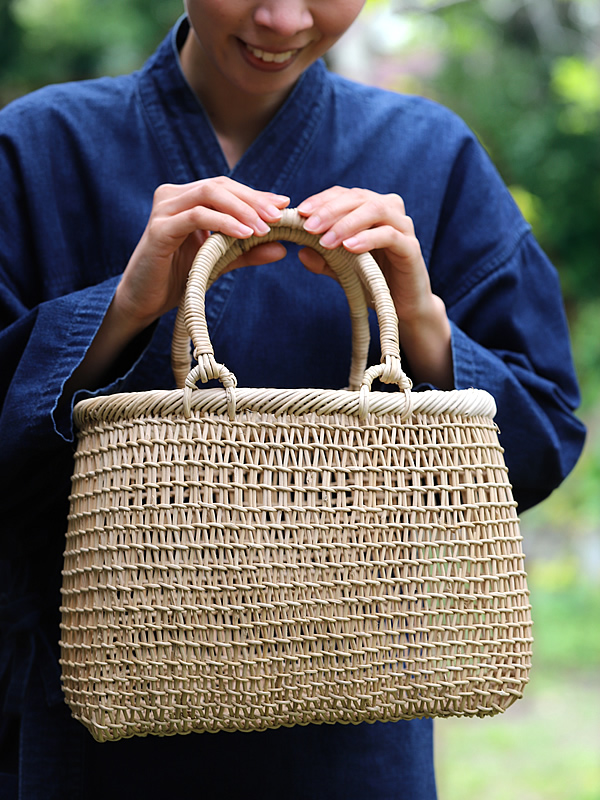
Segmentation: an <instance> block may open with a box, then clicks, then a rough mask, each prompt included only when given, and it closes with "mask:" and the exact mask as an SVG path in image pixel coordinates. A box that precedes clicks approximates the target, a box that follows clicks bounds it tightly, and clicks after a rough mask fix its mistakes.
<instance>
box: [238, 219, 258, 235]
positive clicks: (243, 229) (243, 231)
mask: <svg viewBox="0 0 600 800" xmlns="http://www.w3.org/2000/svg"><path fill="white" fill-rule="evenodd" d="M253 233H254V230H253V229H252V228H249V227H248V226H247V225H242V223H241V222H240V223H239V224H238V225H236V226H235V227H234V228H233V235H234V236H252V234H253Z"/></svg>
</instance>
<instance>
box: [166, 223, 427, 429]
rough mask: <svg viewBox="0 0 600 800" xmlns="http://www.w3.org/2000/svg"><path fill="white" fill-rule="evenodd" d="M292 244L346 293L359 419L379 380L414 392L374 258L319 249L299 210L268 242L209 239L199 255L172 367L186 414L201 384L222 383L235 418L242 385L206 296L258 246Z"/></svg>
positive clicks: (390, 303) (183, 307)
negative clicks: (376, 344) (375, 358)
mask: <svg viewBox="0 0 600 800" xmlns="http://www.w3.org/2000/svg"><path fill="white" fill-rule="evenodd" d="M279 240H284V241H291V242H295V243H296V244H300V245H306V246H308V247H311V248H313V249H314V250H316V251H317V252H318V253H320V255H322V256H323V258H324V259H325V261H326V262H327V264H328V265H329V266H330V267H331V269H332V270H333V271H334V272H335V273H336V276H337V278H338V280H339V282H340V284H341V286H342V288H343V289H344V291H345V293H346V298H347V300H348V305H349V307H350V317H351V320H352V361H351V367H350V379H349V388H350V389H351V390H359V389H360V392H361V402H360V415H361V416H362V417H364V416H366V414H367V413H368V393H369V390H370V388H371V384H372V382H373V380H374V379H375V378H379V379H380V380H381V381H383V382H384V383H396V384H398V386H399V387H400V389H402V390H403V391H405V392H409V391H410V389H411V387H412V383H411V381H410V379H409V378H408V377H407V376H406V374H405V373H404V372H403V370H402V366H401V362H400V342H399V333H398V318H397V316H396V310H395V308H394V303H393V301H392V298H391V295H390V292H389V289H388V286H387V283H386V281H385V278H384V277H383V275H382V273H381V270H380V269H379V266H378V265H377V262H376V261H375V259H374V258H373V257H372V256H371V255H370V253H365V254H363V255H355V254H353V253H349V252H348V251H347V250H345V249H344V248H343V247H337V248H335V249H334V250H326V249H325V248H324V247H321V245H320V244H319V236H317V235H316V234H312V233H308V231H305V230H304V219H303V218H302V217H301V216H300V214H299V213H298V212H297V211H296V210H295V209H285V210H284V211H283V216H282V219H281V220H280V221H279V222H277V223H274V224H273V225H272V227H271V230H270V231H269V233H267V234H266V235H265V236H251V237H250V238H249V239H235V238H234V237H231V236H225V235H224V234H221V233H215V234H212V235H211V236H209V238H208V239H207V240H206V242H205V243H204V244H203V245H202V247H201V248H200V250H199V251H198V253H197V255H196V257H195V259H194V262H193V264H192V267H191V270H190V273H189V276H188V281H187V286H186V290H185V296H184V299H183V302H182V303H181V305H180V307H179V311H178V314H177V319H176V322H175V328H174V331H173V343H172V348H171V363H172V367H173V373H174V375H175V380H176V382H177V386H178V387H179V388H184V411H185V414H186V416H189V414H190V401H191V392H192V390H193V389H195V388H197V387H196V383H197V382H198V381H199V380H200V381H202V382H203V383H206V382H207V381H209V380H211V379H213V378H217V379H218V380H219V381H221V383H222V384H223V386H224V387H225V389H226V391H227V397H228V403H227V407H228V413H229V416H230V418H232V419H233V417H234V416H235V387H236V386H237V379H236V377H235V375H234V374H233V373H232V372H230V371H229V370H228V369H227V367H226V366H225V365H224V364H218V363H217V362H216V360H215V357H214V350H213V347H212V344H211V341H210V337H209V333H208V328H207V324H206V313H205V295H206V292H207V290H208V289H209V287H210V286H211V285H212V284H213V283H214V281H215V280H216V279H217V278H218V277H219V275H220V274H221V273H222V272H223V271H224V270H225V269H226V268H227V267H228V266H229V264H231V263H232V262H233V261H234V260H235V259H236V258H238V257H239V256H240V255H242V253H245V252H247V251H248V250H250V249H251V248H252V247H255V246H256V245H258V244H264V243H266V242H271V241H279ZM363 284H364V286H365V287H366V290H367V291H368V292H369V293H370V295H371V297H372V298H373V303H374V305H375V311H376V313H377V317H378V320H379V332H380V340H381V363H380V364H378V365H375V366H373V367H370V368H369V369H366V365H367V357H368V351H369V343H370V330H369V318H368V308H367V302H366V299H365V290H364V289H363ZM190 338H191V340H192V342H193V345H194V358H195V359H196V361H197V362H198V363H197V365H196V366H195V367H194V368H193V369H190V366H191V357H190Z"/></svg>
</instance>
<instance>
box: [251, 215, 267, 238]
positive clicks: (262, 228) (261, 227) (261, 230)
mask: <svg viewBox="0 0 600 800" xmlns="http://www.w3.org/2000/svg"><path fill="white" fill-rule="evenodd" d="M254 230H255V231H256V233H257V234H258V235H259V236H261V235H262V234H265V233H268V232H269V231H270V230H271V229H270V228H269V226H268V225H267V223H266V222H265V221H264V219H259V220H257V221H256V222H255V223H254Z"/></svg>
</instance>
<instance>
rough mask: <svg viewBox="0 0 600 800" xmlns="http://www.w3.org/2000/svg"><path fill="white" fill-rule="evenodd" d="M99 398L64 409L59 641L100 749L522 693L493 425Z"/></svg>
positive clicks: (512, 573)
mask: <svg viewBox="0 0 600 800" xmlns="http://www.w3.org/2000/svg"><path fill="white" fill-rule="evenodd" d="M216 391H218V390H216ZM157 394H159V393H157ZM196 394H199V395H202V394H204V393H203V392H198V393H196ZM210 394H211V393H210V392H206V396H209V395H210ZM374 394H380V395H381V396H383V397H385V398H389V397H390V395H389V394H388V393H385V394H384V393H374ZM104 401H105V405H106V398H105V399H104ZM98 402H99V401H96V400H89V401H84V402H83V403H81V404H80V405H79V406H78V412H79V418H78V423H79V426H80V429H81V430H80V434H79V446H78V451H77V455H76V466H75V474H74V476H73V491H72V497H71V514H70V518H69V530H68V534H67V546H66V554H65V567H64V583H63V609H62V613H63V618H62V642H61V645H62V659H61V661H62V669H63V682H64V691H65V695H66V699H67V702H68V704H69V706H70V708H71V710H72V712H73V714H74V716H75V717H77V718H78V719H80V720H81V721H82V722H83V723H84V724H85V725H86V726H88V727H89V729H90V730H91V732H92V733H93V735H94V737H95V738H96V739H99V740H110V739H118V738H122V737H128V736H133V735H146V734H148V733H152V734H159V735H166V734H173V733H188V732H191V731H219V730H257V729H264V728H267V727H277V726H281V725H294V724H307V723H311V722H313V723H330V722H352V723H357V722H361V721H375V720H396V719H401V718H413V717H420V716H450V715H479V716H482V715H488V714H494V713H497V712H499V711H502V710H504V709H505V708H507V707H508V706H509V705H510V704H511V703H512V702H513V701H514V700H515V699H516V698H518V697H520V696H521V694H522V691H523V687H524V685H525V683H526V682H527V679H528V671H529V666H530V658H531V641H532V640H531V620H530V606H529V602H528V592H527V585H526V579H525V571H524V563H523V555H522V551H521V536H520V534H519V527H518V520H517V517H516V511H515V503H514V501H513V499H512V493H511V488H510V484H509V482H508V476H507V472H506V468H505V466H504V461H503V457H502V450H501V447H500V445H499V443H498V437H497V430H496V427H495V425H494V423H493V421H492V419H491V417H488V416H485V415H481V414H475V415H469V414H448V413H439V414H428V413H419V412H417V413H412V414H411V415H410V416H408V418H406V419H401V418H400V415H398V414H383V415H375V414H369V417H368V418H367V420H366V421H360V420H359V419H358V417H357V416H356V415H352V414H343V413H338V414H335V413H329V414H318V413H306V414H300V415H298V414H286V413H280V414H272V413H263V412H253V411H244V412H241V413H238V414H237V415H236V417H235V419H234V420H230V419H229V418H228V416H227V415H226V414H215V413H212V412H205V411H202V409H201V407H199V405H198V403H196V405H195V406H194V409H193V412H192V415H191V417H190V418H189V419H186V418H185V417H184V415H183V413H182V411H181V407H179V410H177V409H175V410H174V411H173V413H170V414H168V415H164V414H163V415H160V414H155V415H148V414H146V415H140V414H136V413H131V414H114V413H113V414H112V415H111V414H110V413H106V414H104V418H102V414H101V413H99V412H97V413H94V408H95V406H94V404H97V403H98ZM179 406H181V403H179ZM88 412H89V413H88Z"/></svg>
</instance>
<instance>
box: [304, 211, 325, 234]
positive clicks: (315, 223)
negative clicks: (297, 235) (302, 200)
mask: <svg viewBox="0 0 600 800" xmlns="http://www.w3.org/2000/svg"><path fill="white" fill-rule="evenodd" d="M320 225H321V217H320V216H319V215H318V214H315V215H314V217H309V218H308V219H307V220H306V222H305V223H304V230H305V231H308V232H309V233H317V231H318V230H319V227H320Z"/></svg>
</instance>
